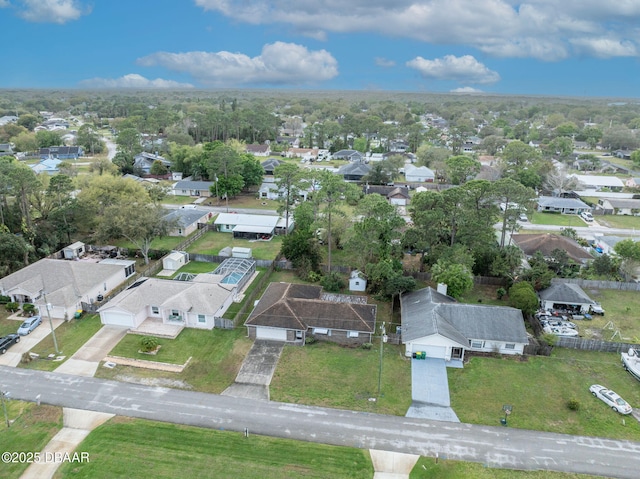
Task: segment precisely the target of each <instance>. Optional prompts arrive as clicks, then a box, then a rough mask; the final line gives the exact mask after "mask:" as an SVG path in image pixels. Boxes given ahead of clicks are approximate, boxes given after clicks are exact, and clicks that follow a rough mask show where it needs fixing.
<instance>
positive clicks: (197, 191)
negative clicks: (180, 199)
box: [171, 179, 214, 198]
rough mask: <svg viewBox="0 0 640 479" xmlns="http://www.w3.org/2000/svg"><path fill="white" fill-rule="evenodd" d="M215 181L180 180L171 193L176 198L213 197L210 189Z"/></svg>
mask: <svg viewBox="0 0 640 479" xmlns="http://www.w3.org/2000/svg"><path fill="white" fill-rule="evenodd" d="M213 185H214V183H213V181H194V180H191V179H184V180H180V181H178V182H177V183H175V184H174V185H173V188H172V190H171V193H172V194H173V195H175V196H201V197H205V198H208V197H209V196H211V190H210V187H211V186H213Z"/></svg>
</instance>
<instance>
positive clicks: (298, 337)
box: [244, 283, 376, 345]
mask: <svg viewBox="0 0 640 479" xmlns="http://www.w3.org/2000/svg"><path fill="white" fill-rule="evenodd" d="M337 296H340V298H337ZM348 298H350V297H349V296H343V295H328V296H324V295H323V294H322V287H321V286H315V285H305V284H290V283H271V284H269V286H267V289H266V290H265V292H264V294H263V295H262V297H261V298H260V300H259V301H258V303H257V304H256V306H255V307H254V309H253V311H252V312H251V314H250V315H249V318H248V319H247V320H246V321H245V323H244V325H245V326H246V327H247V333H248V336H249V337H250V338H251V339H269V340H273V341H285V342H287V343H293V344H298V345H304V343H305V338H306V337H307V335H310V336H313V337H314V338H316V339H318V340H320V341H332V342H336V343H340V344H363V343H370V342H371V339H372V337H373V334H374V333H375V326H376V306H375V305H371V304H366V303H365V302H366V297H363V296H354V297H353V298H352V300H353V301H356V300H358V302H347V301H340V299H348ZM331 299H333V301H332V300H331ZM362 301H365V302H362Z"/></svg>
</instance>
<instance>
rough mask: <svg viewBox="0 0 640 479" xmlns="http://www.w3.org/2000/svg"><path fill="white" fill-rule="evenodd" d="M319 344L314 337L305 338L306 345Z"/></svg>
mask: <svg viewBox="0 0 640 479" xmlns="http://www.w3.org/2000/svg"><path fill="white" fill-rule="evenodd" d="M317 342H318V340H317V339H316V338H315V337H313V336H306V337H305V338H304V344H315V343H317Z"/></svg>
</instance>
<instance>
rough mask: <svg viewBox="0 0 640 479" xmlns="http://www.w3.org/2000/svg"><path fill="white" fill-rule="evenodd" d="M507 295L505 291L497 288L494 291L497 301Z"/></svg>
mask: <svg viewBox="0 0 640 479" xmlns="http://www.w3.org/2000/svg"><path fill="white" fill-rule="evenodd" d="M505 294H507V290H506V289H504V288H498V289H497V290H496V295H497V296H498V299H502V298H504V295H505Z"/></svg>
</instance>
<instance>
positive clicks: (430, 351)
mask: <svg viewBox="0 0 640 479" xmlns="http://www.w3.org/2000/svg"><path fill="white" fill-rule="evenodd" d="M413 350H414V351H425V352H426V353H427V357H428V358H439V359H444V358H445V355H446V354H447V348H446V347H444V346H427V345H426V344H414V345H413Z"/></svg>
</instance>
